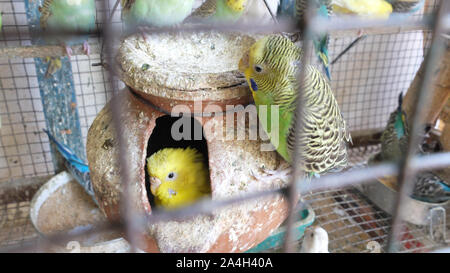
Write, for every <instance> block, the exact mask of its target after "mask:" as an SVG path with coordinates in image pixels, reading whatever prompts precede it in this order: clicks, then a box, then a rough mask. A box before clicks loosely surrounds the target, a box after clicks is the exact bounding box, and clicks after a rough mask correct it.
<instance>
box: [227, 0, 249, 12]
mask: <svg viewBox="0 0 450 273" xmlns="http://www.w3.org/2000/svg"><path fill="white" fill-rule="evenodd" d="M247 1H248V0H226V4H227V6H228V7H229V8H230V9H231V10H233V11H235V12H242V11H244V9H245V7H246V5H247Z"/></svg>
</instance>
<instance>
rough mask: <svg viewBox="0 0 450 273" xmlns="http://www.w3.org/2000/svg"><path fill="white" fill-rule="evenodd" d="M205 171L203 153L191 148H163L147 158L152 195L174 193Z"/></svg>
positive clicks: (193, 181) (187, 185)
mask: <svg viewBox="0 0 450 273" xmlns="http://www.w3.org/2000/svg"><path fill="white" fill-rule="evenodd" d="M204 171H205V163H204V159H203V155H202V154H201V153H200V152H198V151H197V150H196V149H193V148H189V147H188V148H185V149H183V148H165V149H162V150H159V151H158V152H156V153H154V154H153V155H151V156H150V157H149V158H147V172H148V174H149V176H150V190H151V192H152V194H153V195H155V196H158V195H159V194H169V195H172V194H176V193H177V191H178V190H179V189H180V188H184V187H189V184H193V183H195V182H196V181H195V180H196V178H197V177H198V176H197V174H200V173H201V172H204Z"/></svg>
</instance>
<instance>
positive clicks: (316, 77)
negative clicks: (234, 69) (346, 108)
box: [239, 35, 351, 176]
mask: <svg viewBox="0 0 450 273" xmlns="http://www.w3.org/2000/svg"><path fill="white" fill-rule="evenodd" d="M301 59H302V50H301V49H300V48H298V47H297V46H295V45H294V44H293V43H292V42H291V41H290V39H288V38H285V37H282V36H278V35H271V36H267V37H265V38H263V39H261V40H259V41H257V42H256V43H255V44H254V45H253V46H252V47H251V48H250V49H249V51H248V52H247V53H245V54H244V56H243V57H242V59H241V61H240V62H239V70H240V71H242V72H243V73H244V74H245V78H246V79H247V81H248V84H249V86H250V90H251V92H252V95H253V98H254V100H255V104H256V105H257V111H258V116H259V118H260V123H261V124H262V126H263V127H264V130H265V131H266V132H268V135H269V137H270V139H271V142H272V144H273V145H274V146H275V148H276V149H277V151H278V153H279V154H280V155H281V156H282V157H283V158H284V159H285V160H286V161H288V162H289V163H292V152H293V149H294V143H295V135H294V127H293V126H294V124H295V122H296V115H295V113H296V110H295V108H296V104H297V98H298V90H299V87H300V84H299V79H298V76H299V69H300V62H301ZM305 69H306V71H305V72H306V79H305V82H304V84H303V86H301V90H302V92H304V93H303V98H304V100H305V101H304V107H303V109H302V123H303V124H304V126H303V128H302V130H301V134H300V138H299V141H300V142H299V144H300V147H301V157H302V159H303V162H302V163H303V164H302V168H303V171H304V172H305V173H306V174H307V175H309V176H312V175H319V174H321V173H326V172H329V171H338V170H341V169H343V168H344V167H346V166H347V143H346V142H347V141H351V137H350V134H349V133H348V132H347V129H346V123H345V120H344V118H343V116H342V115H341V112H340V109H339V106H338V103H337V101H336V99H335V97H334V95H333V92H332V90H331V87H330V85H329V83H328V81H327V80H326V78H325V77H324V76H323V74H322V73H321V72H320V71H319V70H317V69H316V68H315V67H314V66H311V65H309V66H307V67H306V68H305ZM261 106H267V120H266V122H264V120H262V118H263V117H264V115H261V114H260V113H261ZM274 106H277V107H279V119H278V120H274V121H271V110H272V109H271V108H272V107H274ZM271 122H278V123H279V132H278V133H279V135H278V137H279V141H278V143H277V141H274V136H273V132H272V133H269V132H270V131H269V130H270V128H272V127H271V125H272V124H271Z"/></svg>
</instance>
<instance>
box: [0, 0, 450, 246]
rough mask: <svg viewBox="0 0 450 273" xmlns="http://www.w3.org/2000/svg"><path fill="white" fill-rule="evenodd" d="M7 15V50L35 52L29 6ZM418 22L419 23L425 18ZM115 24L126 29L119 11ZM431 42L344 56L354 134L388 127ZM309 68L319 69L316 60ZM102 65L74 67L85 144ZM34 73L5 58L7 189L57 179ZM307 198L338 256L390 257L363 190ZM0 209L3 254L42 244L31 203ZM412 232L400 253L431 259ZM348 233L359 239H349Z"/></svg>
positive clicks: (105, 86) (373, 47) (382, 221)
mask: <svg viewBox="0 0 450 273" xmlns="http://www.w3.org/2000/svg"><path fill="white" fill-rule="evenodd" d="M114 3H115V1H114V0H109V1H101V0H97V1H96V8H97V26H98V27H99V29H101V28H102V27H103V24H104V21H105V16H107V15H106V14H108V15H109V14H110V13H111V8H112V7H113V5H114ZM430 3H431V4H430ZM428 5H430V7H427V8H428V10H434V9H435V8H436V7H437V1H430V2H428ZM0 10H2V12H3V21H4V27H3V31H2V32H1V34H0V37H1V39H0V45H1V46H26V45H31V38H30V34H29V30H28V24H27V21H26V12H25V8H24V3H23V1H19V0H14V1H9V0H0ZM414 17H417V18H420V17H421V13H418V14H415V15H414ZM111 23H112V25H121V20H120V6H119V8H118V10H117V11H116V12H115V13H114V16H113V17H112V20H111ZM354 38H356V36H355V37H338V38H334V37H333V34H332V35H331V41H330V53H331V56H330V59H334V57H335V56H336V55H337V54H338V53H339V52H340V51H341V50H342V49H344V48H345V47H346V46H347V45H348V44H349V43H350V42H351V41H352V40H353V39H354ZM430 40H431V36H430V31H429V30H426V31H408V32H402V33H396V34H375V35H369V36H368V37H367V38H366V39H365V40H363V41H361V42H360V43H358V44H357V45H356V46H355V47H354V48H353V49H351V51H352V54H346V55H344V56H343V57H342V58H341V59H340V60H339V61H338V62H337V63H336V64H335V65H333V66H332V67H331V73H332V76H333V79H332V81H331V84H332V89H333V91H334V93H335V96H336V98H337V100H338V102H339V105H340V108H341V111H342V112H343V115H344V117H345V119H346V121H347V123H348V126H349V129H350V131H358V130H370V129H380V128H383V127H384V126H385V122H386V120H387V118H388V116H389V114H390V112H391V111H392V110H393V109H395V107H396V105H397V97H398V94H399V93H400V92H405V90H406V89H407V88H408V86H409V84H410V82H411V81H412V79H413V78H414V75H415V73H416V71H417V69H418V67H419V66H420V63H421V62H422V60H423V57H424V53H425V52H426V51H427V50H428V49H429V47H430ZM89 43H90V44H94V45H95V46H97V47H98V48H100V47H101V38H98V37H91V38H90V39H89ZM97 52H98V51H97ZM310 60H311V62H312V63H314V64H316V65H317V61H316V59H315V58H314V57H313V56H312V53H311V54H310ZM100 61H101V60H100V55H99V54H97V53H94V54H91V55H90V56H89V57H88V56H82V55H78V56H73V57H72V59H71V66H72V71H73V76H74V81H75V90H76V98H77V105H76V106H77V108H78V110H79V114H80V121H81V127H82V136H83V142H84V143H85V139H86V135H87V130H88V128H89V126H90V124H91V123H92V121H93V119H94V118H95V116H96V115H97V113H98V112H99V111H100V110H101V109H102V107H103V106H104V105H105V103H106V102H107V101H108V100H109V99H110V98H111V97H112V94H113V88H112V87H111V85H110V81H109V79H110V75H109V73H108V72H107V71H105V70H104V69H103V68H101V67H100V66H93V64H97V63H99V62H100ZM34 69H35V68H34V59H32V58H24V59H22V58H14V59H11V58H7V57H2V58H0V84H1V85H0V86H1V88H2V90H4V92H2V95H1V96H0V114H1V119H2V128H1V130H0V134H1V145H0V181H4V182H2V183H1V185H2V186H6V187H8V186H10V185H8V183H13V182H12V181H13V179H15V178H24V177H29V178H32V177H40V176H46V175H51V174H54V167H53V162H52V158H51V154H50V148H49V140H48V138H47V136H46V135H45V134H43V133H42V128H45V119H44V117H43V113H42V103H41V100H40V95H39V86H38V84H37V77H36V71H35V70H34ZM378 149H379V146H376V145H375V146H368V147H358V148H353V149H351V150H350V151H349V152H350V161H351V162H352V163H353V164H359V163H361V162H364V160H367V158H368V157H369V156H370V155H372V154H374V153H376V152H377V151H378ZM305 198H306V199H307V200H311V201H312V203H311V204H312V207H313V209H314V211H315V212H316V215H317V218H316V219H317V220H316V223H317V224H319V225H321V226H322V227H324V228H325V229H326V230H327V231H328V233H329V236H330V251H331V252H354V251H358V252H359V251H363V252H364V251H369V250H368V249H367V242H369V241H373V240H375V241H377V242H379V243H380V244H381V245H382V246H383V249H384V247H385V245H386V237H387V233H388V232H389V230H390V226H389V225H390V223H391V218H390V216H389V215H388V214H387V213H385V212H383V211H382V210H381V209H379V208H377V207H376V206H375V205H374V204H373V203H371V202H370V201H369V200H367V198H365V197H364V195H362V194H361V193H360V192H359V191H358V190H357V189H356V188H354V187H347V188H343V189H332V190H325V191H318V192H312V193H311V194H309V195H307V196H306V197H305ZM0 201H1V200H0ZM355 204H356V205H355ZM0 208H2V211H1V213H2V214H1V215H2V217H0V247H3V246H6V245H13V244H19V245H20V244H21V243H22V242H24V241H28V240H35V239H36V237H37V234H36V233H35V232H33V231H32V230H30V226H31V223H30V221H29V217H28V215H27V213H28V209H29V200H28V201H27V200H25V201H20V202H10V203H4V204H2V203H1V202H0ZM448 211H449V210H447V215H448ZM447 218H448V217H447ZM356 219H358V220H356ZM447 226H448V225H447ZM366 227H369V228H366ZM405 227H406V229H407V231H405V232H404V233H403V234H402V248H401V249H400V250H399V251H405V252H411V251H413V252H414V251H424V250H430V249H432V248H433V247H434V245H433V243H432V242H431V241H430V239H429V238H428V235H427V231H426V230H425V228H423V227H414V226H412V225H410V224H406V225H405ZM349 230H351V231H353V232H351V233H347V234H344V233H345V232H346V231H349Z"/></svg>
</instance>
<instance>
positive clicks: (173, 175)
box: [167, 172, 176, 180]
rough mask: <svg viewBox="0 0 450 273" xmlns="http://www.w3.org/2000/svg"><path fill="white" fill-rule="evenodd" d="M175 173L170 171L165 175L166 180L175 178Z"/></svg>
mask: <svg viewBox="0 0 450 273" xmlns="http://www.w3.org/2000/svg"><path fill="white" fill-rule="evenodd" d="M175 176H176V175H175V173H174V172H170V173H169V174H168V175H167V180H173V179H175Z"/></svg>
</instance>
